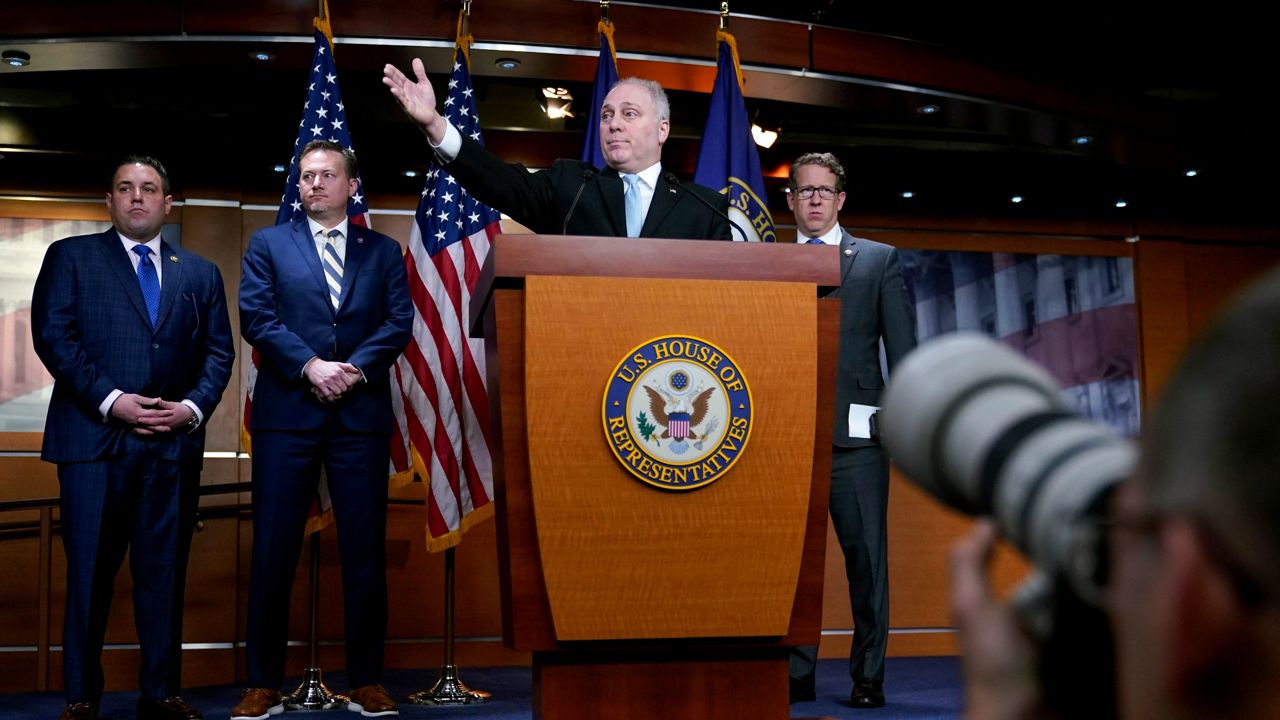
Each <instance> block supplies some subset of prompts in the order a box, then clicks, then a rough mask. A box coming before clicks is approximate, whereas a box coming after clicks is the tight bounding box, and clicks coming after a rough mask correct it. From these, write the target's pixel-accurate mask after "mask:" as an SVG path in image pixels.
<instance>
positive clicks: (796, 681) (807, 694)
mask: <svg viewBox="0 0 1280 720" xmlns="http://www.w3.org/2000/svg"><path fill="white" fill-rule="evenodd" d="M814 680H815V678H814V676H813V675H809V676H807V677H802V678H794V677H788V678H787V688H788V690H789V691H790V696H791V703H792V704H795V703H798V702H813V701H814V700H817V699H818V693H817V692H815V691H814Z"/></svg>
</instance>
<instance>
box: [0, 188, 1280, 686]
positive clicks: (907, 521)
mask: <svg viewBox="0 0 1280 720" xmlns="http://www.w3.org/2000/svg"><path fill="white" fill-rule="evenodd" d="M224 197H225V196H224ZM414 200H415V198H410V197H406V198H396V199H393V200H392V201H390V204H391V205H393V206H395V207H398V208H408V207H411V206H412V203H413V202H414ZM776 210H777V212H779V213H780V215H779V217H786V215H785V214H783V213H785V210H784V209H781V208H778V209H776ZM0 215H3V216H9V217H61V218H67V217H72V218H85V219H103V218H104V214H103V212H102V208H101V206H100V205H98V204H96V203H84V204H77V203H48V202H24V201H0ZM172 219H173V220H174V221H176V222H180V223H181V226H182V237H183V245H184V246H185V247H187V248H188V249H190V250H193V251H195V252H197V253H200V254H202V255H204V256H205V257H208V258H210V259H212V260H213V261H215V262H216V263H217V264H218V266H219V267H220V268H221V270H222V274H223V278H224V280H225V282H226V286H227V294H228V303H229V306H230V307H231V309H232V320H233V324H236V321H237V318H236V313H235V307H236V289H237V287H238V285H239V280H240V265H239V263H240V257H241V255H242V253H243V250H244V248H245V246H246V245H247V243H248V239H249V237H250V236H251V234H252V232H253V231H254V230H255V229H256V228H258V227H262V226H265V225H268V224H270V223H271V222H272V221H273V219H274V210H268V209H247V208H243V207H240V206H239V205H238V204H237V203H235V202H232V203H217V204H209V203H201V202H200V201H199V200H197V199H189V200H188V202H187V203H186V204H185V205H184V206H183V207H180V208H177V209H176V210H175V214H174V215H173V216H172ZM843 220H844V222H845V224H846V226H847V227H850V228H852V229H855V230H856V231H857V232H859V233H860V234H863V235H867V236H871V237H875V238H878V239H881V240H884V241H887V242H890V243H893V244H895V245H898V246H900V247H911V248H932V249H949V250H983V251H993V250H999V251H1008V250H1017V251H1018V252H1056V253H1071V254H1095V255H1118V256H1131V257H1133V258H1134V261H1135V262H1134V267H1135V276H1136V277H1135V285H1136V287H1137V294H1138V297H1137V303H1138V311H1139V326H1138V332H1139V338H1138V342H1139V347H1140V353H1141V367H1142V374H1143V376H1142V378H1141V380H1142V385H1143V388H1144V395H1145V398H1146V399H1147V400H1150V399H1151V398H1152V397H1153V396H1154V394H1155V393H1156V392H1157V391H1158V389H1159V387H1160V386H1161V385H1162V384H1163V382H1164V380H1165V378H1166V377H1167V375H1168V373H1169V371H1170V369H1171V368H1172V366H1173V365H1174V363H1175V360H1176V358H1177V356H1178V354H1179V353H1180V352H1181V350H1182V349H1183V348H1184V347H1185V346H1186V344H1187V342H1188V341H1189V339H1190V338H1191V337H1192V336H1193V334H1194V333H1195V332H1196V331H1197V330H1199V329H1200V328H1201V327H1203V325H1204V324H1205V322H1207V320H1208V318H1209V317H1211V316H1212V314H1213V312H1214V311H1215V310H1216V309H1217V308H1218V307H1220V305H1221V304H1222V303H1223V302H1224V301H1225V299H1226V298H1228V297H1229V296H1230V295H1231V294H1232V293H1233V292H1234V291H1235V289H1236V288H1238V287H1239V286H1240V285H1241V284H1242V283H1244V282H1245V281H1247V280H1248V279H1250V278H1251V277H1253V276H1254V275H1257V274H1258V273H1260V272H1262V271H1264V270H1265V269H1266V268H1268V267H1270V266H1273V265H1275V264H1276V263H1277V262H1280V248H1277V247H1275V246H1274V245H1265V244H1257V245H1251V244H1247V242H1241V241H1240V237H1239V234H1238V233H1237V232H1235V231H1233V230H1231V229H1229V228H1223V229H1219V230H1215V229H1212V228H1210V229H1203V228H1202V229H1200V230H1199V231H1197V234H1196V237H1195V239H1194V240H1188V239H1186V237H1185V236H1182V235H1176V234H1174V233H1167V234H1165V235H1160V234H1151V235H1145V236H1143V237H1142V239H1141V240H1140V241H1139V242H1137V243H1125V242H1123V241H1122V240H1121V239H1120V238H1121V237H1122V234H1121V233H1118V232H1115V231H1114V229H1112V228H1105V227H1104V228H1080V227H1077V226H1074V225H1071V224H1066V223H1063V224H1054V223H1039V224H1036V225H1034V226H1025V225H1024V226H1020V227H1015V226H1009V225H1001V224H999V223H995V224H991V223H982V224H981V225H980V226H979V225H976V224H975V223H973V222H969V221H956V222H954V223H950V224H948V223H945V222H939V223H933V224H931V225H929V226H927V227H923V228H921V227H919V225H920V223H915V225H916V227H911V226H910V225H909V224H908V222H907V221H906V220H904V219H901V218H883V217H877V218H860V217H846V218H843ZM410 221H411V218H410V217H409V216H407V215H405V214H375V215H374V216H373V224H374V226H375V228H376V229H378V230H380V231H382V232H385V233H387V234H390V235H392V236H393V237H396V238H398V239H400V240H401V241H402V242H403V241H404V240H405V239H406V238H407V237H408V234H409V232H408V231H409V223H410ZM1082 230H1084V231H1091V233H1090V232H1082ZM1245 240H1248V238H1245ZM236 327H238V325H236ZM247 357H248V355H247V350H246V349H245V348H244V347H243V346H241V351H240V353H239V355H238V357H237V372H236V373H235V375H234V376H233V379H232V382H231V385H230V387H229V388H228V389H227V392H226V394H225V396H224V398H223V404H222V405H221V406H220V407H219V408H218V410H217V412H216V414H215V415H214V417H213V418H212V419H211V421H210V427H209V443H208V450H209V451H213V452H222V453H235V452H238V451H239V450H241V448H240V440H239V427H240V415H241V412H242V410H243V392H244V388H243V384H242V378H243V375H244V373H243V372H242V365H243V363H244V362H245V361H246V358H247ZM12 435H13V436H12V437H4V438H0V442H2V443H3V444H0V448H3V449H5V450H10V451H12V450H38V443H39V435H38V434H27V435H19V434H12ZM205 467H206V470H205V473H204V476H203V478H202V482H203V483H204V484H213V483H228V482H235V481H247V480H249V479H250V477H249V476H250V472H249V463H248V461H247V460H245V459H243V458H236V457H215V458H210V459H209V460H208V461H207V462H206V465H205ZM57 492H58V488H57V481H56V478H55V475H54V469H53V467H52V466H50V465H48V464H45V463H41V462H40V461H39V460H38V458H34V457H30V456H18V455H12V454H9V455H0V499H5V500H12V499H20V498H35V497H54V496H56V495H57ZM395 496H396V497H398V498H401V499H404V500H407V501H413V500H420V499H421V497H422V489H421V487H420V486H416V485H411V486H409V487H406V488H404V489H402V490H400V491H397V492H396V494H395ZM248 499H249V498H248V494H247V493H246V494H242V495H240V496H234V495H228V496H212V497H207V498H205V500H204V503H203V505H204V507H205V508H206V510H205V517H204V518H203V520H202V523H201V528H200V529H199V531H198V532H197V534H196V538H195V541H194V544H193V547H192V554H193V561H192V563H191V570H190V574H189V578H188V594H187V613H186V631H185V640H186V642H188V643H200V644H203V647H202V648H199V649H191V650H188V651H187V653H186V656H185V664H184V682H185V684H187V685H201V684H208V683H228V682H234V681H235V679H236V678H237V677H241V676H242V674H243V666H242V658H241V653H240V652H239V649H238V648H239V644H240V643H241V642H242V639H243V636H244V608H245V602H246V597H247V589H248V588H247V585H248V567H249V553H250V547H251V523H250V521H249V519H248V517H247V515H244V514H240V513H236V512H230V513H228V512H226V511H222V512H219V511H218V510H217V508H218V507H219V506H225V505H228V504H234V503H235V502H247V501H248ZM35 517H36V515H35V513H34V511H24V512H22V513H11V514H9V516H7V517H0V524H7V523H16V522H22V521H29V520H34V519H35ZM968 526H969V520H968V519H966V518H964V517H961V516H959V515H957V514H955V513H953V512H951V511H949V510H947V509H945V508H942V507H940V506H939V505H938V504H937V503H935V502H934V501H932V500H931V499H929V498H928V497H926V496H925V495H923V494H922V493H921V492H920V491H919V490H917V489H915V488H914V487H913V486H912V485H911V484H910V483H909V482H907V481H905V480H903V479H902V478H901V477H899V476H898V475H896V474H895V475H894V477H893V479H892V481H891V489H890V505H889V529H890V568H891V573H890V593H891V598H892V618H891V626H892V631H891V632H892V634H891V636H890V652H891V653H892V654H895V655H916V654H940V653H941V654H945V653H952V652H954V651H955V646H954V643H953V639H952V635H951V633H950V630H949V626H950V621H949V618H948V608H947V595H946V577H947V572H946V559H947V550H948V547H949V546H950V544H951V543H952V541H953V540H954V539H955V538H956V537H958V536H959V535H960V534H962V533H964V532H965V530H966V528H967V527H968ZM387 542H388V559H389V568H388V572H389V583H390V589H391V597H392V608H391V613H390V633H389V637H390V639H391V640H390V643H389V645H388V648H387V661H388V664H389V665H391V666H393V667H432V666H435V665H438V664H439V663H440V662H441V661H442V652H443V647H442V640H441V639H442V637H443V634H444V633H443V627H442V623H443V589H442V585H441V578H442V576H443V560H442V557H441V556H439V555H431V554H428V553H427V552H426V550H425V543H424V514H423V510H422V508H421V506H420V505H414V504H394V505H392V507H391V509H390V510H389V520H388V540H387ZM496 542H497V541H496V534H495V530H494V524H493V523H492V522H487V523H483V524H481V525H480V526H479V527H477V528H475V529H473V530H471V532H469V533H468V534H467V536H466V540H465V542H464V543H463V544H462V545H461V546H460V548H459V550H458V555H457V583H458V585H457V592H458V598H459V602H458V607H457V628H456V630H457V635H458V647H457V660H458V662H459V663H460V664H461V665H463V666H464V667H465V666H478V665H502V664H524V663H527V662H529V658H528V656H527V655H524V654H521V653H516V652H513V651H510V650H507V649H505V648H504V647H503V646H502V643H501V639H500V638H501V634H502V629H501V612H500V608H499V606H498V585H497V575H496V567H497V554H496ZM335 543H336V536H335V532H334V529H333V528H329V529H328V530H326V531H324V532H323V533H322V534H321V543H320V545H321V558H322V560H321V573H320V583H321V585H322V586H323V588H324V589H325V591H324V592H323V594H322V597H321V602H320V606H321V610H320V615H321V618H320V627H321V639H322V647H321V651H320V660H321V665H322V666H323V667H325V668H326V669H333V670H336V669H340V668H341V667H342V662H343V658H342V648H341V639H342V635H343V631H342V608H341V594H340V593H339V592H336V591H334V589H336V588H338V587H340V580H339V567H338V563H337V559H336V556H337V553H336V544H335ZM37 549H38V538H37V536H36V535H35V534H34V533H33V532H13V531H9V532H0V565H3V567H5V568H6V569H7V570H8V572H7V573H6V576H7V578H8V579H7V581H6V582H4V583H0V607H3V609H4V612H3V613H0V646H5V647H6V648H9V649H16V651H14V652H4V653H0V691H4V690H8V691H18V690H31V689H34V688H35V687H36V678H37V673H36V669H35V668H36V665H35V662H34V658H35V651H34V650H33V649H30V648H34V646H35V645H36V644H37V642H38V634H39V632H40V625H39V622H38V618H39V614H40V608H39V594H38V588H37V569H38V568H37V564H36V563H37V557H38V553H37ZM304 555H305V553H304ZM52 557H53V561H52V565H53V568H52V571H53V572H52V594H51V602H50V611H51V615H50V618H51V621H50V623H49V626H50V633H51V638H50V639H51V641H52V643H53V644H54V645H55V646H56V645H57V644H58V643H59V642H60V635H61V623H62V607H63V602H64V595H63V586H64V575H65V563H64V559H63V554H62V550H61V546H60V544H59V542H58V540H57V538H56V537H55V544H54V549H53V555H52ZM305 562H306V559H305V557H304V559H303V565H301V566H300V569H299V574H298V581H297V583H296V586H295V590H294V596H293V607H294V612H293V616H292V619H291V632H290V636H291V637H292V638H295V639H297V640H303V639H305V637H306V629H307V623H306V620H307V615H306V599H307V596H308V595H307V593H308V591H309V588H308V582H307V573H306V567H305ZM826 562H827V567H826V585H825V588H826V589H825V598H824V614H823V626H824V628H825V631H824V632H825V634H824V639H823V644H822V649H821V653H822V655H823V656H826V657H837V656H843V655H845V654H847V653H848V648H849V642H850V639H851V630H852V619H851V614H850V611H849V607H848V595H847V590H846V584H845V578H844V569H843V559H842V556H841V553H840V549H839V546H838V545H837V544H836V542H835V536H834V533H829V542H828V549H827V561H826ZM1025 570H1026V565H1025V563H1024V562H1023V561H1022V560H1021V559H1019V558H1018V557H1017V556H1016V555H1015V554H1014V553H1013V552H1011V551H1008V550H1003V551H1001V553H1000V554H999V555H998V557H997V562H996V565H995V568H994V571H993V572H994V574H995V577H996V579H997V583H998V584H999V585H1000V586H1001V587H1002V588H1006V589H1007V588H1009V587H1011V586H1012V585H1013V584H1014V583H1015V582H1016V581H1017V580H1018V578H1020V577H1021V576H1022V574H1024V573H1025ZM129 590H130V578H129V575H128V569H127V568H125V569H123V570H122V572H121V575H120V577H119V578H118V580H117V583H116V602H115V604H114V606H113V608H112V615H111V625H110V631H109V634H108V642H109V643H112V644H120V645H128V644H131V643H134V642H136V640H135V638H134V634H133V627H132V602H131V599H130V597H129ZM107 653H108V654H109V656H110V661H109V662H108V663H107V667H108V668H109V670H108V678H107V682H108V686H109V687H111V688H129V687H132V685H133V682H134V680H133V678H134V677H135V669H136V662H137V653H136V651H134V650H129V649H117V648H110V649H108V650H107ZM305 660H306V651H305V648H303V647H301V646H298V647H295V648H293V649H292V650H291V656H290V664H289V670H290V672H292V673H296V672H298V671H299V670H300V669H301V668H302V667H303V663H304V662H305ZM49 677H50V681H51V688H53V689H56V688H58V687H60V683H61V680H60V678H61V666H60V657H59V655H58V654H57V653H54V654H53V655H52V656H51V662H50V667H49Z"/></svg>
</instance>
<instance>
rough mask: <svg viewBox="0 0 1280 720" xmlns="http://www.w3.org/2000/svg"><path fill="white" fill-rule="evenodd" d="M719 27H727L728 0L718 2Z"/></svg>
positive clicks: (724, 28) (723, 28) (722, 28)
mask: <svg viewBox="0 0 1280 720" xmlns="http://www.w3.org/2000/svg"><path fill="white" fill-rule="evenodd" d="M720 29H721V30H728V29H729V0H723V2H721V3H720Z"/></svg>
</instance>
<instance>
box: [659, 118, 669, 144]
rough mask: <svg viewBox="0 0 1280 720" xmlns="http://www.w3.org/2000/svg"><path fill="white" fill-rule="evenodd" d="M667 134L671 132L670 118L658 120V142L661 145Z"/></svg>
mask: <svg viewBox="0 0 1280 720" xmlns="http://www.w3.org/2000/svg"><path fill="white" fill-rule="evenodd" d="M669 134H671V121H670V120H662V121H660V122H659V123H658V144H659V145H662V143H664V142H666V141H667V135H669Z"/></svg>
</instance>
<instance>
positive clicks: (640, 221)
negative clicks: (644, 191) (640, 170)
mask: <svg viewBox="0 0 1280 720" xmlns="http://www.w3.org/2000/svg"><path fill="white" fill-rule="evenodd" d="M622 181H623V182H625V183H626V184H627V192H626V193H625V194H624V195H623V197H622V199H623V200H624V201H626V208H627V237H640V229H641V228H643V227H644V207H643V205H642V202H641V200H640V176H639V175H632V174H626V175H623V176H622Z"/></svg>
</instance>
